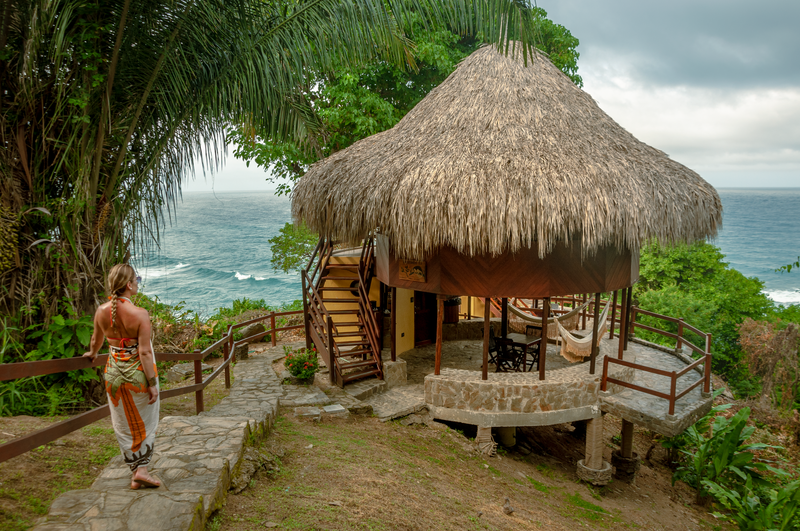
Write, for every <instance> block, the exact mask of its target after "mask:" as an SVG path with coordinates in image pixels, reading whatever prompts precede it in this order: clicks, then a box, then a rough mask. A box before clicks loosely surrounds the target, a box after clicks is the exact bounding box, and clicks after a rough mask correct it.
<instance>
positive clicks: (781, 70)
mask: <svg viewBox="0 0 800 531" xmlns="http://www.w3.org/2000/svg"><path fill="white" fill-rule="evenodd" d="M538 5H539V7H542V8H544V9H545V10H546V11H547V12H548V14H549V15H550V18H551V19H552V20H554V21H555V22H557V23H559V24H562V25H564V26H565V27H566V28H568V29H569V30H570V31H571V32H572V33H573V35H575V36H576V37H578V39H580V41H581V45H580V46H579V48H578V50H579V51H580V52H581V60H580V62H579V66H581V65H582V64H583V63H592V64H596V63H612V64H613V63H616V62H624V63H628V64H630V65H631V66H632V67H633V68H634V69H635V70H636V72H637V74H638V76H637V77H638V78H639V80H640V81H641V82H644V83H652V84H655V85H663V84H668V85H680V84H686V85H693V86H705V87H725V86H735V87H737V88H739V89H741V88H746V87H752V88H755V87H785V86H793V85H800V31H799V30H798V27H800V2H798V1H797V0H764V1H761V2H744V1H741V0H730V1H724V0H694V1H691V0H677V1H672V2H663V1H662V2H653V1H649V0H606V1H602V2H600V1H593V0H551V1H539V2H538Z"/></svg>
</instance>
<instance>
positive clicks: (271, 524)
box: [264, 522, 281, 529]
mask: <svg viewBox="0 0 800 531" xmlns="http://www.w3.org/2000/svg"><path fill="white" fill-rule="evenodd" d="M280 526H281V524H276V523H275V522H264V527H266V528H267V529H272V528H274V527H280Z"/></svg>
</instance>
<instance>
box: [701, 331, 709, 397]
mask: <svg viewBox="0 0 800 531" xmlns="http://www.w3.org/2000/svg"><path fill="white" fill-rule="evenodd" d="M703 369H704V371H703V372H704V375H703V379H704V380H705V381H704V382H703V392H704V393H710V392H711V334H706V363H705V367H703Z"/></svg>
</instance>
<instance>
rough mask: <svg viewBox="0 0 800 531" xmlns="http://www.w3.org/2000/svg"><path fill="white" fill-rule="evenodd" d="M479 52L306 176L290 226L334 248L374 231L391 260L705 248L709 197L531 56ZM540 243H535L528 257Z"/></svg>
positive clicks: (711, 208)
mask: <svg viewBox="0 0 800 531" xmlns="http://www.w3.org/2000/svg"><path fill="white" fill-rule="evenodd" d="M512 56H513V54H512V53H511V52H509V56H505V55H502V54H501V53H498V51H497V50H496V49H495V48H493V47H489V46H486V47H483V48H481V49H479V50H477V51H476V52H475V53H473V54H472V55H470V56H469V57H467V58H466V59H465V60H464V61H463V62H462V63H461V64H460V65H459V67H458V68H457V69H456V71H455V72H453V74H452V75H450V77H448V78H447V80H445V81H444V82H443V83H442V84H441V85H439V86H438V87H437V88H435V89H434V90H433V91H431V93H430V94H428V96H427V97H426V98H425V99H423V100H422V101H421V102H420V103H419V104H417V106H416V107H414V109H412V110H411V111H410V112H409V113H408V114H407V115H406V116H405V117H404V118H403V119H402V120H401V121H400V122H399V123H398V124H397V125H396V126H394V127H393V128H392V129H390V130H388V131H384V132H382V133H378V134H375V135H373V136H371V137H369V138H365V139H363V140H360V141H358V142H356V143H355V144H353V145H352V146H350V147H348V148H346V149H343V150H341V151H339V152H337V153H334V154H333V155H331V156H330V157H328V158H326V159H324V160H321V161H319V162H317V163H316V164H314V165H313V166H312V167H311V168H310V169H309V171H308V173H306V175H305V176H303V178H302V179H301V180H300V182H299V183H298V184H297V186H296V188H295V190H294V197H293V205H292V210H293V215H294V217H295V219H296V220H304V221H305V223H306V224H307V225H308V227H309V228H311V229H312V230H315V231H317V232H319V233H321V234H327V235H329V236H331V237H333V238H335V239H337V240H342V241H347V242H357V241H360V240H361V239H362V238H363V237H364V236H365V235H367V234H368V233H369V232H370V231H372V230H374V229H376V228H379V229H380V232H381V233H383V234H385V235H387V236H388V237H389V238H390V240H391V243H392V247H393V249H394V251H395V253H397V255H398V256H399V257H402V258H407V259H420V258H423V257H424V256H425V255H426V254H427V253H428V252H430V251H432V250H434V249H436V248H438V247H440V246H452V247H454V248H456V249H457V250H458V251H460V252H462V253H465V254H468V255H480V254H493V255H494V254H498V253H502V252H504V251H511V252H514V251H516V250H518V249H519V248H521V247H528V246H530V245H531V243H532V242H533V241H537V240H538V242H539V243H540V245H539V249H540V254H542V256H543V255H544V254H546V253H547V252H549V251H550V250H552V248H553V247H554V245H555V244H556V243H557V242H558V241H563V240H572V239H576V238H579V239H580V240H581V243H582V249H583V254H584V255H587V254H591V253H592V252H593V251H594V250H596V249H597V248H599V247H601V246H605V245H614V246H617V247H618V248H628V249H632V250H638V249H639V247H640V245H642V244H643V242H645V241H647V240H650V239H652V238H658V239H659V240H660V241H661V242H662V243H675V242H679V241H687V242H691V241H695V240H698V239H703V238H706V237H713V236H714V235H716V233H717V228H718V227H719V226H720V224H721V221H722V204H721V202H720V199H719V196H718V195H717V193H716V191H715V190H714V188H713V187H712V186H711V185H710V184H708V183H707V182H706V181H704V180H703V179H702V178H701V177H700V176H699V175H697V174H696V173H695V172H693V171H692V170H690V169H688V168H686V167H685V166H683V165H681V164H678V163H677V162H675V161H673V160H671V159H670V158H669V157H668V156H667V155H666V154H665V153H663V152H661V151H659V150H657V149H654V148H652V147H650V146H648V145H646V144H644V143H642V142H640V141H638V140H637V139H635V138H634V137H633V136H632V135H631V134H630V133H628V132H627V131H626V130H625V129H623V128H622V127H621V126H620V125H619V124H617V123H616V122H614V120H612V119H611V118H610V117H609V116H608V115H607V114H605V113H604V112H603V111H602V110H600V108H599V107H598V106H597V104H596V103H595V101H594V100H593V99H592V98H591V97H590V96H589V95H588V94H587V93H585V92H583V91H582V90H580V89H579V88H578V87H576V86H575V85H574V84H573V83H572V82H571V81H570V80H569V78H567V76H565V75H564V74H563V73H562V72H561V71H560V70H558V69H557V68H556V67H555V66H553V64H552V63H551V62H550V60H549V59H547V58H546V57H545V56H544V55H542V54H537V55H536V56H535V58H534V60H533V61H531V60H530V59H529V61H528V66H527V67H525V66H523V62H522V59H521V57H520V54H519V52H518V53H517V54H516V56H517V59H514V58H513V57H512ZM542 244H543V245H542Z"/></svg>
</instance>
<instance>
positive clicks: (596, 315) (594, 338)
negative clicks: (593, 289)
mask: <svg viewBox="0 0 800 531" xmlns="http://www.w3.org/2000/svg"><path fill="white" fill-rule="evenodd" d="M599 320H600V293H595V294H594V319H593V320H592V357H591V359H590V361H589V374H594V371H595V364H596V363H597V350H598V349H599V346H598V344H597V343H598V340H599V339H600V338H599V337H597V328H598V326H597V325H598V322H597V321H599Z"/></svg>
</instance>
